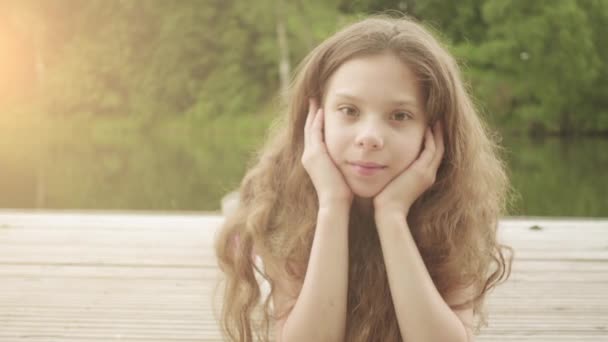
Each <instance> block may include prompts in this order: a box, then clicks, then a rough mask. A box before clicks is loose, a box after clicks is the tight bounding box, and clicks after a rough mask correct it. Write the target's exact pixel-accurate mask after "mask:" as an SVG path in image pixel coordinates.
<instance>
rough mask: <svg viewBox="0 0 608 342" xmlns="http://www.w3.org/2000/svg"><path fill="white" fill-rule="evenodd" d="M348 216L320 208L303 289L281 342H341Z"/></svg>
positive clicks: (345, 212)
mask: <svg viewBox="0 0 608 342" xmlns="http://www.w3.org/2000/svg"><path fill="white" fill-rule="evenodd" d="M348 214H349V208H348V207H345V206H338V207H331V208H322V209H320V210H319V214H318V217H317V227H316V232H315V236H314V239H313V244H312V249H311V253H310V258H309V262H308V268H307V270H306V277H305V279H304V282H303V284H302V289H301V291H300V294H299V296H298V299H297V301H296V304H295V305H294V307H293V310H292V311H291V313H290V314H289V317H288V318H287V320H286V323H285V325H284V327H283V331H282V334H281V335H282V339H281V341H289V342H292V341H306V342H308V341H321V342H324V341H340V342H341V341H343V339H344V329H345V323H346V305H347V304H346V301H347V294H348Z"/></svg>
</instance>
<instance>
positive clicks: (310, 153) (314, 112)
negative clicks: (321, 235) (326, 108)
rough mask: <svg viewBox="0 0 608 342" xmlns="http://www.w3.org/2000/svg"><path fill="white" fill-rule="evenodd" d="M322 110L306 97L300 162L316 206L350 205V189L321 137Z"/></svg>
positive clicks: (314, 101) (351, 197)
mask: <svg viewBox="0 0 608 342" xmlns="http://www.w3.org/2000/svg"><path fill="white" fill-rule="evenodd" d="M324 116H325V113H324V112H323V109H322V108H318V104H317V101H316V100H314V99H310V100H309V108H308V116H307V117H306V124H305V125H304V152H303V153H302V165H303V166H304V169H305V170H306V172H308V175H309V176H310V179H311V180H312V183H313V185H314V187H315V190H316V191H317V196H318V198H319V207H323V206H330V205H334V204H346V205H348V206H349V207H350V205H351V203H352V200H353V196H354V195H353V192H352V190H351V189H350V187H349V186H348V184H346V181H345V180H344V177H343V176H342V173H341V172H340V170H338V168H337V166H336V164H334V162H333V160H332V159H331V157H330V156H329V153H328V152H327V147H326V145H325V142H324V139H323V121H324V119H325V117H324Z"/></svg>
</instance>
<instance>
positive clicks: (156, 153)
mask: <svg viewBox="0 0 608 342" xmlns="http://www.w3.org/2000/svg"><path fill="white" fill-rule="evenodd" d="M503 145H504V146H505V147H506V149H507V151H508V154H507V156H506V157H507V161H508V165H509V170H510V177H511V180H512V184H513V186H514V188H515V190H516V192H517V193H518V197H517V199H516V201H515V202H514V206H513V207H512V208H511V209H510V213H509V214H510V215H517V216H520V215H525V216H562V217H563V216H586V217H608V197H607V193H608V177H607V176H606V170H608V153H607V151H608V139H600V138H580V139H570V140H563V139H558V138H547V139H545V140H540V141H533V140H530V139H523V138H508V139H505V141H504V143H503ZM68 146H69V147H68ZM196 146H199V147H197V148H192V147H191V145H190V146H185V145H184V144H181V145H180V144H175V143H166V142H159V141H154V140H152V139H149V140H146V139H144V138H140V139H138V140H136V141H132V142H130V143H128V144H122V145H121V144H113V145H107V144H106V145H101V144H97V145H95V144H91V143H81V144H78V145H75V144H71V145H66V146H53V147H52V148H49V149H48V151H47V152H45V153H44V155H42V156H41V157H39V158H35V157H32V156H20V157H19V156H18V157H15V156H12V157H11V158H8V157H7V158H4V157H3V156H2V155H0V169H1V170H2V180H0V190H1V191H0V208H36V207H42V208H60V209H66V208H69V209H127V210H140V209H141V210H169V211H171V210H179V211H182V210H186V211H191V210H194V211H198V210H202V211H215V210H219V208H220V200H221V198H222V196H224V195H225V194H226V193H228V192H230V191H232V190H233V189H235V188H236V187H237V186H238V183H239V181H240V179H241V177H242V176H243V174H244V171H245V165H246V163H247V160H248V157H249V156H250V155H251V150H247V149H242V150H235V147H234V146H232V145H230V144H228V143H226V141H225V139H222V138H221V137H216V138H213V137H209V136H207V137H201V138H199V140H197V142H196Z"/></svg>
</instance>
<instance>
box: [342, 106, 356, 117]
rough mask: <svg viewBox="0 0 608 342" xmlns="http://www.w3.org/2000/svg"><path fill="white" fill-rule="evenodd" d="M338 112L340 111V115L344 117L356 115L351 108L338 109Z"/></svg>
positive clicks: (354, 110)
mask: <svg viewBox="0 0 608 342" xmlns="http://www.w3.org/2000/svg"><path fill="white" fill-rule="evenodd" d="M338 110H339V111H341V112H342V113H344V114H346V116H355V115H357V110H356V109H354V108H353V107H342V108H340V109H338Z"/></svg>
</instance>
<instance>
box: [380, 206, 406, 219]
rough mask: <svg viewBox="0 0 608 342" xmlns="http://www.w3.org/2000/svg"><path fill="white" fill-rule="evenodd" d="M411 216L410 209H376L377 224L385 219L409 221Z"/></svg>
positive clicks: (397, 207)
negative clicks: (408, 216)
mask: <svg viewBox="0 0 608 342" xmlns="http://www.w3.org/2000/svg"><path fill="white" fill-rule="evenodd" d="M408 214H409V208H402V207H399V206H379V207H376V208H374V216H375V219H376V222H377V221H378V220H383V219H389V220H392V219H398V220H400V219H403V220H405V219H407V215H408Z"/></svg>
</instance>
